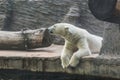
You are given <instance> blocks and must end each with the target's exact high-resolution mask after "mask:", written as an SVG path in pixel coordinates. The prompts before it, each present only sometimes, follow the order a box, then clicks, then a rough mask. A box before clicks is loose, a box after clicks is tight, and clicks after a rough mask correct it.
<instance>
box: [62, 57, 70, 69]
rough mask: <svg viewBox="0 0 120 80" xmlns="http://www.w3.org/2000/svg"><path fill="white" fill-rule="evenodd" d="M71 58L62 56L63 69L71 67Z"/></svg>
mask: <svg viewBox="0 0 120 80" xmlns="http://www.w3.org/2000/svg"><path fill="white" fill-rule="evenodd" d="M69 61H70V59H69V57H68V56H61V63H62V67H63V68H67V67H68V65H69Z"/></svg>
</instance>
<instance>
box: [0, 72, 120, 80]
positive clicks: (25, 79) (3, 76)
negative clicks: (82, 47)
mask: <svg viewBox="0 0 120 80" xmlns="http://www.w3.org/2000/svg"><path fill="white" fill-rule="evenodd" d="M0 80H120V79H113V78H103V77H96V76H86V75H71V74H65V73H49V72H47V73H44V72H31V71H22V70H0Z"/></svg>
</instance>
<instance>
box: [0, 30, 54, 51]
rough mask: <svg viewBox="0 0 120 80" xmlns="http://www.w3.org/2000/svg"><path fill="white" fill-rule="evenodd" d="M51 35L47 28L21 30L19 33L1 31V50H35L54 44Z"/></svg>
mask: <svg viewBox="0 0 120 80" xmlns="http://www.w3.org/2000/svg"><path fill="white" fill-rule="evenodd" d="M51 39H52V38H51V35H50V34H49V32H48V30H47V29H45V28H41V29H36V30H21V31H18V32H10V31H0V49H18V50H19V49H20V50H25V49H33V48H39V47H47V46H50V45H51V44H52V40H51Z"/></svg>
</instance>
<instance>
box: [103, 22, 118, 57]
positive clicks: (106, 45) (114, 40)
mask: <svg viewBox="0 0 120 80" xmlns="http://www.w3.org/2000/svg"><path fill="white" fill-rule="evenodd" d="M112 25H113V24H111V25H110V26H109V27H107V28H105V32H104V40H103V46H102V49H101V56H105V55H106V56H111V57H120V26H119V25H118V24H116V26H112Z"/></svg>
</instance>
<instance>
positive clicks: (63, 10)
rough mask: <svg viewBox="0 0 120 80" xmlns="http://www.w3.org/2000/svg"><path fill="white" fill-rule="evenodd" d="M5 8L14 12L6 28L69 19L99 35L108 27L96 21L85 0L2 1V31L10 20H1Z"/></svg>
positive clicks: (70, 21) (26, 26)
mask: <svg viewBox="0 0 120 80" xmlns="http://www.w3.org/2000/svg"><path fill="white" fill-rule="evenodd" d="M11 2H12V5H10V4H11ZM8 7H11V9H12V11H13V15H11V16H12V17H11V18H12V19H11V20H10V25H9V24H8V25H7V27H8V30H21V29H22V28H30V29H36V28H41V27H49V26H51V25H53V24H54V23H57V22H68V23H71V24H74V25H76V26H78V27H82V28H85V29H87V30H88V31H89V32H90V33H93V34H96V35H99V36H102V35H103V30H104V27H105V26H109V23H106V22H102V21H99V20H97V19H96V18H95V17H94V16H93V15H92V14H91V12H90V11H89V9H88V6H87V0H74V1H73V0H11V1H10V0H1V1H0V27H1V28H3V30H5V29H6V28H5V29H4V27H5V24H7V23H8V22H9V20H8V22H7V23H6V22H3V21H5V20H4V19H6V16H8V15H7V14H8V13H7V12H8V11H10V10H9V9H8ZM9 16H10V15H9ZM57 39H58V38H57ZM58 40H59V39H58ZM59 41H60V42H61V40H59Z"/></svg>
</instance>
